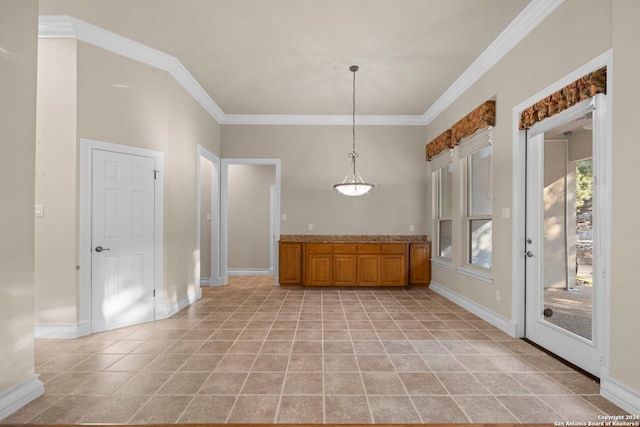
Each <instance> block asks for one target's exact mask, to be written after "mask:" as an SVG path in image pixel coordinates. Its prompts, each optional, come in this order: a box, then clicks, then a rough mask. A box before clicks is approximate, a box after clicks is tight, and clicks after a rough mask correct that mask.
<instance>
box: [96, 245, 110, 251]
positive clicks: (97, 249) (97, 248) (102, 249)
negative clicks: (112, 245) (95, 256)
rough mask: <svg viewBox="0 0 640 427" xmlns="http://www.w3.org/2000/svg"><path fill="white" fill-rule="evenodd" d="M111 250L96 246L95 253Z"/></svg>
mask: <svg viewBox="0 0 640 427" xmlns="http://www.w3.org/2000/svg"><path fill="white" fill-rule="evenodd" d="M110 250H111V249H109V248H103V247H102V246H96V252H102V251H110Z"/></svg>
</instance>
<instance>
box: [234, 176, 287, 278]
mask: <svg viewBox="0 0 640 427" xmlns="http://www.w3.org/2000/svg"><path fill="white" fill-rule="evenodd" d="M227 176H228V181H227V182H228V199H227V200H228V204H227V212H228V242H229V243H228V255H227V267H228V268H229V269H230V270H267V269H269V249H270V242H271V239H270V236H271V235H270V222H271V221H270V203H269V200H270V192H271V189H270V187H271V186H272V185H275V183H276V167H275V166H274V165H229V169H228V173H227Z"/></svg>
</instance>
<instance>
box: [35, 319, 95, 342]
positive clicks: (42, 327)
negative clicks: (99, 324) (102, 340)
mask: <svg viewBox="0 0 640 427" xmlns="http://www.w3.org/2000/svg"><path fill="white" fill-rule="evenodd" d="M90 334H91V321H90V320H83V321H81V322H79V323H36V324H35V325H34V337H35V338H57V339H73V338H79V337H83V336H85V335H90Z"/></svg>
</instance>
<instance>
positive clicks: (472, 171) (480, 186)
mask: <svg viewBox="0 0 640 427" xmlns="http://www.w3.org/2000/svg"><path fill="white" fill-rule="evenodd" d="M468 188H469V195H468V197H469V200H468V202H469V203H468V206H469V216H481V215H491V147H490V146H489V147H485V148H483V149H482V150H479V151H477V152H475V153H473V154H471V155H470V156H469V173H468Z"/></svg>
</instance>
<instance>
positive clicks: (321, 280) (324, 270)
mask: <svg viewBox="0 0 640 427" xmlns="http://www.w3.org/2000/svg"><path fill="white" fill-rule="evenodd" d="M306 246H307V251H306V252H307V258H306V259H307V262H306V268H307V274H306V276H307V277H306V279H307V280H306V281H305V284H306V285H310V286H329V285H331V284H333V255H332V253H333V251H332V247H331V245H325V244H322V243H313V244H312V243H309V244H307V245H306Z"/></svg>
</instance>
